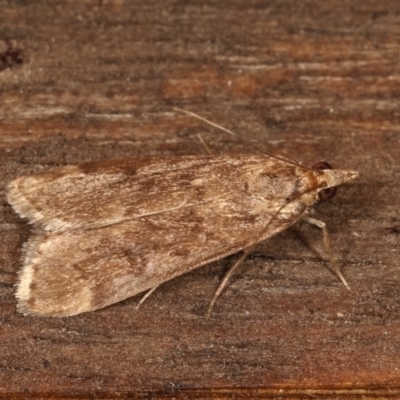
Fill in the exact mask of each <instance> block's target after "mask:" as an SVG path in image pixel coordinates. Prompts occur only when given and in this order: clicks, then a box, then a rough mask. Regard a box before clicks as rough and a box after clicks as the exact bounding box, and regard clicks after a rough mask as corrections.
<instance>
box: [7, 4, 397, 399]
mask: <svg viewBox="0 0 400 400" xmlns="http://www.w3.org/2000/svg"><path fill="white" fill-rule="evenodd" d="M399 57H400V3H399V2H398V1H397V0H382V1H379V2H377V1H375V0H363V1H361V0H360V1H344V0H331V1H317V0H314V1H298V0H291V1H290V0H280V1H261V0H252V1H238V0H236V1H224V0H219V1H172V0H169V1H168V0H167V1H162V2H160V1H153V0H146V1H124V0H114V1H113V0H109V1H106V0H104V1H94V0H86V1H79V2H78V1H72V0H70V1H11V0H10V1H1V0H0V88H1V90H0V160H1V169H0V174H1V179H0V182H1V184H2V190H1V196H2V197H1V199H2V201H1V204H2V209H1V220H0V223H1V225H0V227H1V236H0V237H1V247H0V397H2V398H28V397H30V396H38V397H41V398H67V397H68V398H84V397H93V398H94V397H97V398H117V397H119V398H124V397H128V396H133V397H143V398H155V397H159V398H162V397H164V398H193V399H194V398H201V397H202V398H204V397H206V398H219V399H224V398H231V397H232V396H236V398H256V397H268V396H270V397H273V396H282V397H284V398H303V397H307V398H309V397H308V396H310V395H311V396H317V397H318V396H327V397H332V398H338V397H341V398H343V397H345V396H347V397H349V398H350V397H351V398H357V397H362V396H364V398H366V397H374V398H375V397H379V396H381V397H382V396H385V397H390V396H392V397H393V398H398V397H399V396H400V393H399V388H400V364H399V356H400V344H399V338H400V318H399V317H400V307H399V291H400V290H399V289H400V283H399V282H400V270H399V239H400V217H399V198H400V196H399V194H400V193H399V192H400V190H399V186H400V168H399V159H400V146H399V132H400V109H399V97H400V66H399V61H400V58H399ZM175 106H178V107H181V108H185V109H188V110H191V111H194V112H196V113H198V114H200V115H202V116H204V117H207V118H209V119H211V120H212V121H214V122H217V123H219V124H221V125H223V126H225V127H227V128H230V129H233V130H234V131H235V132H237V133H238V134H239V136H241V137H243V138H245V139H246V140H250V141H252V142H253V143H255V144H257V145H258V146H259V147H262V148H263V149H266V150H267V151H269V152H271V153H274V154H283V155H286V156H290V157H291V158H293V159H295V160H298V161H300V162H302V163H304V164H305V165H310V166H311V165H312V164H314V163H315V162H316V161H318V160H320V159H323V160H327V161H329V162H330V163H331V164H332V165H333V166H334V167H336V168H341V169H357V170H358V171H359V172H360V177H359V179H358V180H357V181H354V183H353V184H351V185H347V186H344V187H341V188H340V190H339V192H338V194H337V196H336V197H335V198H334V199H333V200H332V201H331V202H329V203H324V204H321V205H319V206H318V207H316V215H317V216H318V218H320V219H322V220H324V221H325V222H326V223H327V225H328V228H329V230H330V233H331V239H332V246H333V249H334V252H335V255H336V257H337V259H338V261H339V264H340V266H341V267H342V270H343V273H344V275H345V276H346V278H347V280H348V282H349V284H350V285H351V287H352V289H353V293H350V292H348V291H347V290H346V289H345V288H344V287H343V285H342V284H341V283H340V282H339V281H338V280H337V278H336V277H335V276H334V275H333V274H332V273H331V272H330V271H329V269H328V268H327V263H326V262H324V261H323V260H321V257H319V256H318V254H317V253H318V249H321V248H322V247H321V234H320V232H319V231H318V229H315V228H312V227H301V231H299V230H298V229H291V230H289V231H287V232H284V233H283V234H281V235H280V236H278V237H276V238H273V239H272V240H270V241H268V242H266V243H263V244H260V246H259V247H258V248H257V249H256V250H255V252H254V253H253V254H252V255H251V256H250V257H249V259H248V260H247V262H246V263H245V265H243V267H242V268H241V270H240V271H239V272H238V273H237V274H236V275H235V277H234V278H233V279H232V280H231V282H230V285H229V287H228V289H227V290H226V291H225V293H224V294H223V296H222V297H221V298H220V300H219V301H218V303H217V305H216V307H215V309H214V313H213V315H212V317H211V319H210V320H206V319H205V318H204V314H205V312H206V310H207V307H208V303H209V301H210V299H211V297H212V294H213V292H214V290H215V289H216V287H217V285H218V283H219V282H220V280H221V278H222V276H223V275H224V272H225V271H226V270H227V269H228V268H229V266H231V265H232V263H233V262H234V261H235V259H236V257H230V258H228V259H225V260H221V261H220V262H218V263H215V264H213V265H210V266H207V267H203V268H200V269H198V270H196V271H194V272H192V273H190V274H187V275H184V276H182V277H179V278H177V279H175V280H173V281H170V282H167V283H165V284H164V285H162V286H161V287H160V288H159V289H158V290H157V291H156V292H155V293H154V294H153V295H152V296H151V297H150V298H149V299H148V300H147V301H146V302H145V303H144V304H143V306H142V307H141V309H140V310H138V311H137V310H135V305H136V303H137V301H138V299H139V297H135V298H131V299H128V300H126V301H124V302H122V303H119V304H116V305H113V306H111V307H108V308H106V309H103V310H99V311H96V312H93V313H89V314H83V315H79V316H76V317H71V318H65V319H40V318H33V317H25V316H23V315H21V314H18V313H17V312H16V300H15V298H14V293H15V287H14V285H15V282H16V280H17V272H18V270H19V268H20V256H21V246H22V244H23V242H24V241H26V239H27V238H28V237H29V230H30V228H29V226H28V225H27V224H26V221H23V220H21V219H19V218H18V217H17V216H16V215H15V214H14V212H13V211H12V209H11V207H10V206H9V205H8V204H7V202H6V197H5V186H6V185H7V183H8V182H10V181H11V180H12V179H14V178H15V177H17V176H20V175H24V174H31V173H35V172H38V171H42V170H45V169H49V168H53V167H56V166H59V165H66V164H75V163H79V162H83V161H89V160H97V159H104V158H112V157H136V156H143V155H153V156H157V155H178V154H203V153H204V148H203V147H202V145H201V144H200V142H199V140H198V138H197V134H198V133H201V134H202V136H203V138H204V139H205V141H206V142H207V144H208V145H209V146H210V148H212V149H213V151H214V152H215V153H216V154H224V153H226V154H233V153H240V152H252V151H253V150H252V149H251V148H250V147H249V146H246V145H245V144H243V143H242V142H241V141H240V140H239V139H236V138H233V137H231V136H228V135H226V134H224V133H222V132H219V131H216V130H215V129H213V128H211V127H209V126H206V125H204V124H203V123H201V122H200V121H198V120H196V119H193V118H191V117H189V116H187V115H184V114H180V113H177V112H175V111H173V107H175ZM313 248H314V249H315V251H313V250H312V249H313ZM320 253H321V254H322V255H324V253H323V251H321V252H320Z"/></svg>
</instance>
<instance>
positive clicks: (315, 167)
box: [312, 161, 332, 169]
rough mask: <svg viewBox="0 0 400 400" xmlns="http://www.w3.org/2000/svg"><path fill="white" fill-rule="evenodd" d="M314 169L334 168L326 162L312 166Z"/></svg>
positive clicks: (319, 162)
mask: <svg viewBox="0 0 400 400" xmlns="http://www.w3.org/2000/svg"><path fill="white" fill-rule="evenodd" d="M312 169H332V166H331V164H329V163H327V162H326V161H318V162H316V163H315V164H314V165H313V166H312Z"/></svg>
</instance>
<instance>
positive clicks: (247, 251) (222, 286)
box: [206, 246, 255, 319]
mask: <svg viewBox="0 0 400 400" xmlns="http://www.w3.org/2000/svg"><path fill="white" fill-rule="evenodd" d="M254 247H255V246H250V247H248V248H247V249H245V250H244V252H243V254H242V255H241V257H240V258H239V260H237V261H236V263H235V264H234V265H233V267H232V268H231V269H230V270H229V271H228V272H227V273H226V275H225V276H224V279H222V281H221V283H220V284H219V286H218V288H217V290H216V291H215V293H214V296H213V298H212V300H211V302H210V305H209V307H208V311H207V315H206V318H207V319H209V318H210V315H211V312H212V310H213V308H214V305H215V303H216V302H217V300H218V298H219V296H220V295H221V293H222V292H223V290H224V289H225V287H226V284H227V283H228V281H229V279H230V277H231V276H232V275H233V274H234V272H235V271H236V270H237V269H238V268H239V267H240V266H241V265H242V264H243V262H244V261H245V260H246V258H247V256H248V255H249V254H250V253H251V252H252V251H253V249H254Z"/></svg>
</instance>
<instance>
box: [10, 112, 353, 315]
mask: <svg viewBox="0 0 400 400" xmlns="http://www.w3.org/2000/svg"><path fill="white" fill-rule="evenodd" d="M188 113H189V114H190V112H188ZM206 121H207V120H206ZM207 122H209V121H207ZM211 124H212V125H215V124H213V123H211ZM216 126H218V125H216ZM222 129H224V128H222ZM224 130H225V129H224ZM229 132H230V131H229ZM230 133H232V132H230ZM357 175H358V173H357V171H345V170H335V169H331V168H330V166H329V164H327V163H325V162H318V163H317V164H315V165H314V167H313V168H308V167H304V166H302V165H300V164H298V163H297V162H294V161H291V160H288V159H284V158H282V157H273V156H270V155H268V154H256V155H251V154H242V155H219V156H213V155H200V156H183V157H163V158H138V159H121V160H106V161H97V162H96V161H95V162H87V163H84V164H81V165H77V166H65V167H61V168H58V169H54V170H51V171H49V172H43V173H39V174H36V175H32V176H22V177H20V178H17V179H15V180H14V181H12V182H11V183H10V184H9V185H8V196H7V197H8V202H9V203H10V204H11V205H12V207H13V208H14V210H15V211H16V212H17V213H18V214H19V215H20V216H21V217H24V218H27V219H28V220H29V222H30V223H31V224H33V226H34V229H33V234H32V236H31V237H30V239H29V240H28V242H27V243H25V245H24V249H23V266H22V269H21V270H20V272H19V278H18V284H17V290H16V297H17V301H18V305H17V308H18V310H19V311H20V312H22V313H24V314H29V315H36V316H51V317H64V316H72V315H76V314H80V313H84V312H88V311H93V310H97V309H100V308H103V307H106V306H109V305H111V304H113V303H116V302H119V301H121V300H124V299H126V298H128V297H131V296H134V295H136V294H138V293H141V292H144V291H146V290H147V291H148V294H149V293H151V292H152V291H153V290H154V289H155V288H157V287H158V286H159V285H160V284H162V283H163V282H166V281H168V280H170V279H173V278H175V277H177V276H179V275H182V274H184V273H186V272H188V271H191V270H193V269H195V268H198V267H200V266H202V265H206V264H209V263H211V262H213V261H216V260H219V259H222V258H224V257H226V256H228V255H231V254H234V253H237V252H239V251H243V255H242V257H241V258H240V259H239V261H238V262H237V263H236V264H235V265H234V266H233V268H232V269H231V270H230V271H229V272H228V274H227V276H226V277H225V278H224V280H223V281H222V282H221V285H220V286H219V288H218V290H217V291H216V293H215V295H214V297H213V299H212V301H211V304H210V307H209V311H208V315H209V314H210V312H211V309H212V307H213V305H214V304H215V302H216V300H217V298H218V296H219V295H220V294H221V292H222V290H223V289H224V287H225V286H226V284H227V282H228V279H229V277H230V276H231V275H232V273H233V272H234V271H235V270H236V269H237V268H238V266H239V265H240V264H241V263H242V262H243V260H244V259H245V257H246V256H247V254H248V253H249V252H250V251H251V249H252V248H253V247H254V246H255V245H256V244H257V243H259V242H261V241H264V240H267V239H269V238H271V237H272V236H274V235H276V234H278V233H279V232H282V231H284V230H286V229H287V228H288V227H290V226H291V225H293V224H295V223H296V222H297V221H299V220H300V219H308V221H309V222H311V223H314V224H316V225H318V226H320V227H321V228H322V229H323V233H324V242H325V244H326V247H327V249H328V250H329V253H330V258H331V263H332V264H333V266H334V268H335V272H336V273H337V275H338V276H339V278H340V279H341V280H342V282H343V283H344V284H345V285H347V284H346V281H345V280H344V278H343V276H342V274H341V273H340V271H339V269H338V268H337V267H336V266H335V264H334V259H333V256H332V254H331V250H330V246H329V237H328V233H327V230H326V227H325V224H324V223H323V222H322V221H319V220H316V219H314V218H310V217H309V215H308V210H309V209H310V207H312V206H313V205H314V204H315V203H317V202H319V201H321V200H324V199H327V198H330V197H332V195H333V194H334V191H335V188H336V186H339V185H341V184H343V183H346V182H348V181H350V180H352V179H354V178H356V177H357Z"/></svg>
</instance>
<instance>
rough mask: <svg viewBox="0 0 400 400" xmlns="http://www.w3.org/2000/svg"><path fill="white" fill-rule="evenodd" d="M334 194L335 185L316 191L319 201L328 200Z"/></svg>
mask: <svg viewBox="0 0 400 400" xmlns="http://www.w3.org/2000/svg"><path fill="white" fill-rule="evenodd" d="M335 194H336V186H332V187H330V188H327V189H323V190H321V191H320V192H319V193H318V198H319V201H328V200H330V199H331V198H332V197H334V196H335Z"/></svg>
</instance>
